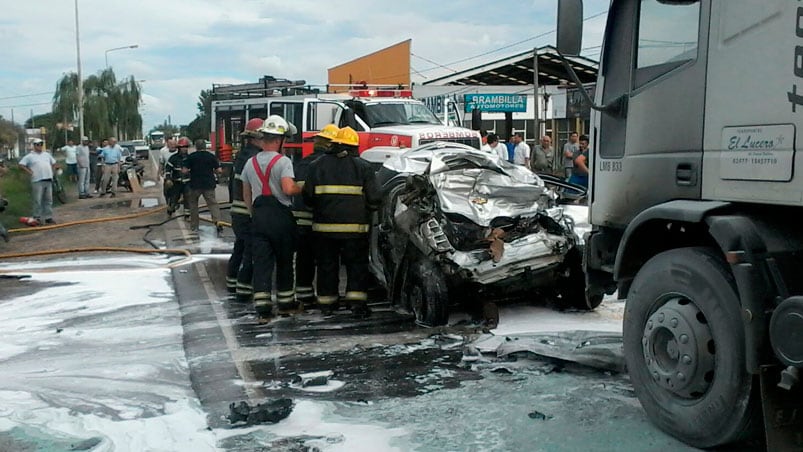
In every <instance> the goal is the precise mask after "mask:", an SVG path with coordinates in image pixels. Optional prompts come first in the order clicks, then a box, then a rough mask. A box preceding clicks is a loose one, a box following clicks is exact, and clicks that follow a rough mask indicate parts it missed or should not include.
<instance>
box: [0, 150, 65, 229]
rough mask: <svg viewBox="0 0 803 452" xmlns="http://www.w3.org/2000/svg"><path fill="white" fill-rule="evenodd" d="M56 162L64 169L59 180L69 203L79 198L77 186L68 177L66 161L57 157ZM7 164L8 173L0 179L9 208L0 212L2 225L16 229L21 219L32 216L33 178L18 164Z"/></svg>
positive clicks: (0, 191)
mask: <svg viewBox="0 0 803 452" xmlns="http://www.w3.org/2000/svg"><path fill="white" fill-rule="evenodd" d="M56 160H57V161H58V163H59V165H60V166H61V168H62V169H64V174H62V175H61V176H60V177H59V179H60V180H61V183H62V185H64V190H65V191H66V192H67V196H68V198H69V199H68V202H69V201H70V200H72V199H74V198H75V197H76V196H77V188H76V186H75V185H76V184H75V182H71V181H70V180H69V176H67V165H65V164H64V161H63V160H64V159H63V158H59V157H58V156H57V157H56ZM5 164H6V168H8V173H6V175H5V176H3V177H0V195H2V196H3V197H4V198H6V199H7V200H8V206H7V207H6V210H5V212H0V223H2V224H3V225H4V226H5V227H6V228H16V227H18V226H19V219H20V217H27V216H30V215H31V177H30V176H29V175H28V174H27V173H26V172H25V171H23V170H22V169H21V168H20V167H19V165H17V162H14V161H7V162H5ZM54 205H58V201H54Z"/></svg>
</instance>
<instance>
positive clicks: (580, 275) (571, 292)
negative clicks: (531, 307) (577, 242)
mask: <svg viewBox="0 0 803 452" xmlns="http://www.w3.org/2000/svg"><path fill="white" fill-rule="evenodd" d="M564 271H565V272H566V276H563V277H561V278H560V281H559V282H558V295H559V303H560V306H561V307H562V308H566V309H582V310H585V311H592V310H594V309H596V308H597V306H599V305H600V303H602V295H593V296H591V297H586V276H585V272H584V271H583V258H582V256H581V255H580V252H579V251H578V250H577V249H576V248H575V249H573V250H571V251H569V253H568V254H566V259H565V260H564Z"/></svg>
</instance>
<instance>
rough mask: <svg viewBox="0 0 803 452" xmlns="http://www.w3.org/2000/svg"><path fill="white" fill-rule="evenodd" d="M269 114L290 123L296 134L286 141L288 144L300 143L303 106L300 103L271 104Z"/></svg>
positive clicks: (302, 125) (302, 126)
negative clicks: (296, 130) (294, 127)
mask: <svg viewBox="0 0 803 452" xmlns="http://www.w3.org/2000/svg"><path fill="white" fill-rule="evenodd" d="M270 114H272V115H279V116H281V117H283V118H284V119H286V120H287V121H289V122H291V123H292V124H293V125H294V126H296V129H298V133H296V134H295V135H293V136H292V137H289V138H288V139H287V142H288V143H301V131H302V130H303V128H304V104H303V103H301V102H272V103H271V104H270Z"/></svg>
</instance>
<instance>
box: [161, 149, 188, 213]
mask: <svg viewBox="0 0 803 452" xmlns="http://www.w3.org/2000/svg"><path fill="white" fill-rule="evenodd" d="M176 147H177V148H178V152H175V153H173V154H172V155H171V156H170V159H168V160H167V163H165V182H164V187H165V203H166V204H167V216H173V213H174V212H175V211H176V210H177V209H178V207H179V201H181V202H182V203H183V205H184V214H185V215H188V214H189V208H188V207H187V196H185V193H184V192H185V191H186V190H187V189H188V185H187V184H188V183H189V181H190V175H189V173H187V174H184V173H182V171H181V167H182V166H183V165H184V162H185V161H186V159H187V155H188V153H189V151H190V139H189V138H187V137H181V138H179V140H178V143H177V144H176Z"/></svg>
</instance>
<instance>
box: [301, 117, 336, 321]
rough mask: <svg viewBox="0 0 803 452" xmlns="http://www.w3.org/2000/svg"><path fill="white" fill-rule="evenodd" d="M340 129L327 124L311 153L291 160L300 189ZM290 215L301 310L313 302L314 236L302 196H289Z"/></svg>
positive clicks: (310, 306)
mask: <svg viewBox="0 0 803 452" xmlns="http://www.w3.org/2000/svg"><path fill="white" fill-rule="evenodd" d="M339 130H340V129H339V128H338V127H337V126H336V125H334V124H327V125H326V126H324V128H323V129H321V131H320V132H318V134H317V135H315V137H314V138H313V145H312V154H309V155H308V156H306V157H304V158H302V159H301V160H297V161H295V162H294V163H293V171H294V172H295V177H296V183H297V184H298V185H300V186H301V187H302V188H303V187H304V184H305V182H306V180H307V175H308V174H309V169H310V166H311V165H312V164H313V163H314V162H315V161H316V160H318V159H319V158H320V157H321V156H322V155H324V153H325V152H327V151H328V150H329V149H331V147H332V140H333V139H335V138H336V137H337V132H338V131H339ZM293 217H295V219H296V232H297V233H298V247H297V248H296V300H298V302H299V303H300V304H301V306H302V307H304V308H305V309H309V308H312V307H313V306H314V305H315V290H314V289H313V287H312V281H313V280H314V279H315V253H316V245H315V235H314V234H313V233H312V209H310V208H309V207H308V206H307V205H306V203H305V202H304V197H303V196H300V195H299V196H294V197H293Z"/></svg>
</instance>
